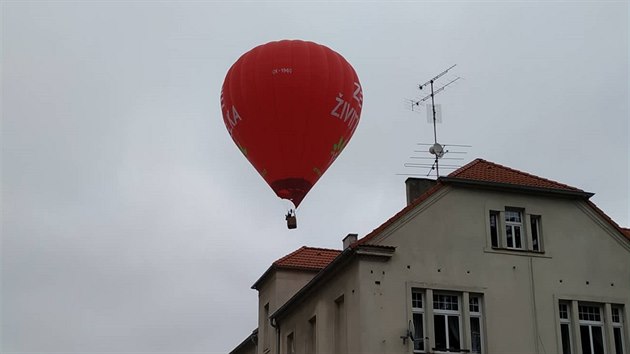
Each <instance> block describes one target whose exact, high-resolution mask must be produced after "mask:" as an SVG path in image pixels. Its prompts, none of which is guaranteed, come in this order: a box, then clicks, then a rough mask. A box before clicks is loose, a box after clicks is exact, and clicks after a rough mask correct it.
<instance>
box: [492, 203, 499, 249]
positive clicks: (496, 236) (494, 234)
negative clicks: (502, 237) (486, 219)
mask: <svg viewBox="0 0 630 354" xmlns="http://www.w3.org/2000/svg"><path fill="white" fill-rule="evenodd" d="M490 241H491V242H492V247H499V234H498V225H497V214H496V213H494V212H490Z"/></svg>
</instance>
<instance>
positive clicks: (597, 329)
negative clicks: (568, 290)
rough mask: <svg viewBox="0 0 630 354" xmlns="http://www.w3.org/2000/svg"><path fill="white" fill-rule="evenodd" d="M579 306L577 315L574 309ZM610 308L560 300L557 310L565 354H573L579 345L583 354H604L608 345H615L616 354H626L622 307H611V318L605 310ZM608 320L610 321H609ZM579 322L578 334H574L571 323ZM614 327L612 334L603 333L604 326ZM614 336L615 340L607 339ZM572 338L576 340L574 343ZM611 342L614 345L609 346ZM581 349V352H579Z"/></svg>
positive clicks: (600, 304) (612, 349) (612, 351)
mask: <svg viewBox="0 0 630 354" xmlns="http://www.w3.org/2000/svg"><path fill="white" fill-rule="evenodd" d="M576 306H577V314H575V313H572V309H575V308H576ZM606 306H608V304H602V303H592V302H578V301H568V300H561V301H560V302H559V306H558V316H559V319H560V336H561V337H560V343H561V345H562V354H571V353H572V351H573V348H572V344H575V345H578V346H579V348H581V349H582V353H583V354H605V353H606V349H605V348H606V343H610V345H611V346H612V344H613V343H614V347H613V348H610V349H611V350H610V352H611V353H613V354H623V353H624V349H625V343H624V328H623V323H624V319H623V313H624V312H623V311H624V310H623V306H622V305H616V304H611V305H610V306H611V312H610V315H606V314H605V312H604V308H605V307H606ZM607 316H609V317H607ZM573 321H577V323H578V326H579V331H578V332H577V333H572V327H571V323H575V322H573ZM605 323H610V324H612V333H610V332H607V331H605V330H604V324H605ZM609 335H612V338H607V336H609ZM572 338H575V342H573V340H572ZM610 339H612V342H607V341H608V340H610ZM579 348H578V349H579Z"/></svg>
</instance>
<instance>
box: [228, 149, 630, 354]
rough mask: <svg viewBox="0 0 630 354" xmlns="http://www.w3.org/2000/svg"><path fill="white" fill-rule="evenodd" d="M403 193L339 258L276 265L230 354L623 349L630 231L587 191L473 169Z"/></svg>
mask: <svg viewBox="0 0 630 354" xmlns="http://www.w3.org/2000/svg"><path fill="white" fill-rule="evenodd" d="M407 195H408V205H407V206H406V207H405V208H404V209H403V210H401V211H400V212H399V213H397V214H396V215H394V216H393V217H392V218H390V219H389V220H388V221H386V222H385V223H384V224H382V225H381V226H380V227H378V228H377V229H375V230H374V231H373V232H371V233H370V234H368V235H366V236H364V237H363V238H361V239H357V237H356V235H348V237H346V239H344V249H343V250H342V251H334V250H324V249H317V248H306V247H305V248H301V249H299V250H297V251H296V252H293V253H292V254H290V255H288V256H286V257H283V258H281V259H280V260H278V261H276V262H274V264H273V265H272V266H271V267H270V268H269V269H268V270H267V272H265V274H263V276H262V277H261V278H260V279H259V280H258V281H257V282H256V284H254V286H253V288H254V289H256V290H258V292H259V323H258V329H257V341H252V343H255V345H254V346H249V347H248V348H243V347H242V346H239V347H237V348H236V349H235V350H234V351H233V353H246V352H249V353H258V354H267V353H271V354H293V353H339V354H342V353H501V354H503V353H559V354H568V353H572V354H620V353H629V351H628V345H629V344H630V326H628V318H630V230H628V229H625V228H621V227H619V226H618V225H617V224H616V223H614V222H613V221H612V220H611V219H610V218H608V217H607V216H606V215H605V214H604V213H603V212H602V211H601V210H600V209H598V208H597V207H596V206H595V205H594V204H593V203H592V202H590V200H589V198H590V197H591V196H592V194H591V193H587V192H584V191H582V190H580V189H577V188H574V187H571V186H567V185H565V184H561V183H558V182H554V181H550V180H547V179H544V178H540V177H537V176H533V175H530V174H527V173H524V172H520V171H517V170H514V169H511V168H508V167H505V166H501V165H498V164H495V163H492V162H488V161H485V160H481V159H477V160H475V161H473V162H471V163H469V164H468V165H466V166H464V167H462V168H460V169H459V170H457V171H455V172H453V173H451V174H450V175H449V176H448V177H441V178H438V180H436V181H433V180H424V179H423V180H420V179H409V180H407ZM250 337H251V336H250Z"/></svg>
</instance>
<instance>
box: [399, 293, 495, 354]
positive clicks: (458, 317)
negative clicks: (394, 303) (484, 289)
mask: <svg viewBox="0 0 630 354" xmlns="http://www.w3.org/2000/svg"><path fill="white" fill-rule="evenodd" d="M465 306H468V307H465ZM430 309H433V314H432V315H431V316H429V315H428V314H427V313H430V311H428V310H430ZM466 309H468V310H469V311H465V310H466ZM483 311H484V310H483V295H482V294H477V293H469V292H458V291H450V290H448V291H447V290H442V289H435V290H433V289H431V290H429V289H420V288H413V289H411V317H410V318H411V320H410V321H413V331H414V333H413V337H414V343H413V352H414V353H429V352H467V353H479V354H481V353H483V352H484V333H483V330H484V322H483V321H484V317H483ZM464 329H465V330H464ZM427 333H432V335H433V339H434V340H433V341H432V342H433V343H434V345H435V347H433V348H431V347H428V343H429V342H428V341H427V339H428V338H429V337H426V335H427ZM465 343H471V346H470V348H468V347H467V345H466V344H465Z"/></svg>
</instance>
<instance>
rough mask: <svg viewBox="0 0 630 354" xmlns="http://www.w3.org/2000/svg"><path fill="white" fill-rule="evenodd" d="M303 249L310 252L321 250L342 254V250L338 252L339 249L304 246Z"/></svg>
mask: <svg viewBox="0 0 630 354" xmlns="http://www.w3.org/2000/svg"><path fill="white" fill-rule="evenodd" d="M301 248H308V249H309V250H320V251H335V252H341V250H338V249H334V248H325V247H312V246H302V247H301Z"/></svg>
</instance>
